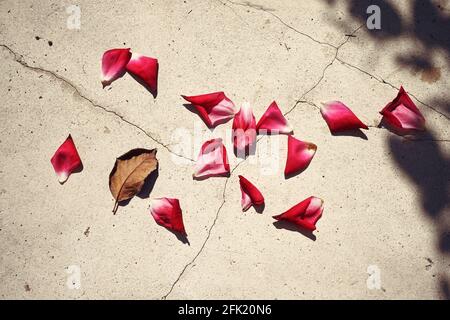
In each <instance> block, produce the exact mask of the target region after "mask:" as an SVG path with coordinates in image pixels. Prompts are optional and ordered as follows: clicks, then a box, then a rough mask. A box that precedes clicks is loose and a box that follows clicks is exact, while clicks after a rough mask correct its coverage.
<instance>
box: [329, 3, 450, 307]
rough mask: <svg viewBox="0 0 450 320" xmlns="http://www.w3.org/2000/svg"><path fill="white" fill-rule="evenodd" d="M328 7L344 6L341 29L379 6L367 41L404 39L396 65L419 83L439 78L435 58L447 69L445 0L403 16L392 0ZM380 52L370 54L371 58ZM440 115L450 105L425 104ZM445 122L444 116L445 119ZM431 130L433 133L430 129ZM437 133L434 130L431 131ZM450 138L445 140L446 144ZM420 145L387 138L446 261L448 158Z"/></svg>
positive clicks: (431, 141) (428, 144)
mask: <svg viewBox="0 0 450 320" xmlns="http://www.w3.org/2000/svg"><path fill="white" fill-rule="evenodd" d="M323 1H324V2H325V3H327V4H328V5H329V6H330V8H333V7H335V6H337V5H338V4H339V5H341V4H343V5H344V7H345V10H346V12H347V14H348V16H349V17H350V20H351V21H347V22H344V23H343V24H342V23H341V22H339V23H340V24H341V25H342V26H343V27H344V28H345V29H349V25H350V23H354V22H355V21H357V22H358V23H361V24H366V21H367V18H368V16H369V14H367V8H368V7H369V6H370V5H377V6H379V7H380V10H381V30H368V29H366V31H365V32H366V33H367V34H368V35H369V37H370V38H371V39H372V40H373V41H375V42H377V43H382V42H388V41H397V40H398V39H399V38H400V37H402V40H404V39H408V40H409V41H411V43H412V44H413V47H414V50H410V49H404V51H402V52H400V53H399V54H398V55H397V57H395V61H394V62H395V63H396V64H397V65H398V66H399V67H402V68H407V69H409V70H410V71H412V72H413V73H419V72H420V73H421V80H422V81H424V82H427V83H429V84H432V83H434V82H436V81H437V80H439V79H440V78H441V77H444V76H446V75H445V74H442V72H441V69H440V67H439V66H438V65H437V63H436V57H437V56H439V55H440V56H442V55H443V56H444V57H445V58H446V61H447V63H448V66H450V4H449V3H448V1H443V0H434V1H432V0H411V2H410V3H408V6H406V7H405V8H407V9H404V10H402V11H400V10H399V5H398V3H396V2H395V1H388V0H323ZM405 10H406V11H405ZM383 54H384V53H383V52H374V53H373V55H374V58H375V59H376V57H377V55H378V57H382V55H383ZM429 101H430V102H431V104H432V105H433V110H436V111H438V112H440V113H442V114H443V115H449V114H450V100H449V99H446V98H434V99H433V98H431V99H429ZM447 119H448V117H447ZM430 129H431V130H433V128H430ZM435 130H436V129H435ZM448 138H449V137H447V139H448ZM419 140H420V141H408V140H407V139H405V138H402V137H399V136H396V135H395V134H391V135H389V138H388V141H387V144H388V147H389V149H390V151H391V154H392V156H393V159H394V161H395V163H396V164H397V165H398V168H399V169H400V170H402V171H403V172H404V173H405V174H406V175H407V177H408V179H409V180H410V181H411V183H413V184H414V185H415V187H416V188H417V190H418V195H419V197H420V200H421V205H422V211H423V212H424V214H425V215H426V216H427V217H428V219H429V221H430V222H431V223H432V224H433V225H434V227H435V230H436V247H437V249H438V251H439V252H441V254H442V256H443V257H444V259H445V258H448V257H449V256H450V199H449V193H450V159H448V158H447V156H446V155H445V153H444V152H443V151H442V149H441V148H442V143H446V142H438V141H437V138H436V137H435V135H434V134H433V133H432V132H431V131H428V133H426V134H425V135H423V136H421V137H420V139H419ZM438 281H439V283H438V287H439V288H440V292H441V296H442V297H443V298H445V299H450V289H449V288H450V279H449V278H448V276H447V275H445V274H442V275H441V276H440V278H439V279H438Z"/></svg>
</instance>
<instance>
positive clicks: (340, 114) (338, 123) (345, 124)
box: [320, 101, 369, 133]
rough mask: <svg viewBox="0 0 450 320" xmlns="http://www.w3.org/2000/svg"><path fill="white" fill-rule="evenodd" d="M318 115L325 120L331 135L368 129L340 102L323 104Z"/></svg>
mask: <svg viewBox="0 0 450 320" xmlns="http://www.w3.org/2000/svg"><path fill="white" fill-rule="evenodd" d="M320 113H322V117H323V118H324V119H325V121H326V123H327V125H328V127H329V128H330V131H331V132H332V133H336V132H340V131H346V130H355V129H369V128H368V127H367V126H366V125H365V124H364V123H362V122H361V120H359V119H358V117H357V116H356V115H355V114H354V113H353V112H352V110H350V109H349V108H348V107H347V106H346V105H345V104H343V103H342V102H340V101H332V102H328V103H325V104H324V105H323V107H322V108H320Z"/></svg>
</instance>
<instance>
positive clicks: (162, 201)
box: [150, 198, 186, 235]
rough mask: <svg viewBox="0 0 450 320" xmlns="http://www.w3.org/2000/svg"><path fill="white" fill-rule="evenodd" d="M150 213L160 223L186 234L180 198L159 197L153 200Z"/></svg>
mask: <svg viewBox="0 0 450 320" xmlns="http://www.w3.org/2000/svg"><path fill="white" fill-rule="evenodd" d="M150 214H151V215H152V216H153V218H154V219H155V221H156V223H158V224H159V225H161V226H163V227H166V228H167V229H170V230H172V231H175V232H178V233H180V234H182V235H186V231H185V230H184V224H183V214H182V212H181V208H180V202H179V201H178V199H171V198H159V199H154V200H152V201H151V203H150Z"/></svg>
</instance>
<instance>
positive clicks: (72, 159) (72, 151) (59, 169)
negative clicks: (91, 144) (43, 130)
mask: <svg viewBox="0 0 450 320" xmlns="http://www.w3.org/2000/svg"><path fill="white" fill-rule="evenodd" d="M50 161H51V163H52V165H53V169H55V172H56V174H57V175H58V180H59V182H60V183H64V182H66V181H67V179H68V178H69V176H70V174H71V173H72V172H74V171H75V170H77V169H80V168H81V166H82V164H81V159H80V156H79V155H78V151H77V148H76V147H75V144H74V143H73V140H72V136H71V135H70V134H69V137H67V139H66V141H64V143H63V144H62V145H61V146H60V147H59V148H58V150H56V152H55V154H54V155H53V157H52V159H51V160H50Z"/></svg>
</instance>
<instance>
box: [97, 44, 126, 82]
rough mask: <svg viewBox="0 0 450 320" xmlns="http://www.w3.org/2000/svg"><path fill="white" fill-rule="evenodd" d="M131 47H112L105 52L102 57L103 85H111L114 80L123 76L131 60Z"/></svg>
mask: <svg viewBox="0 0 450 320" xmlns="http://www.w3.org/2000/svg"><path fill="white" fill-rule="evenodd" d="M130 58H131V52H130V49H129V48H127V49H111V50H108V51H106V52H105V53H104V54H103V58H102V85H103V88H104V87H106V86H109V85H110V84H111V83H112V82H113V81H114V80H116V79H117V78H119V77H121V76H122V75H123V74H124V73H125V71H126V66H127V64H128V61H130Z"/></svg>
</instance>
